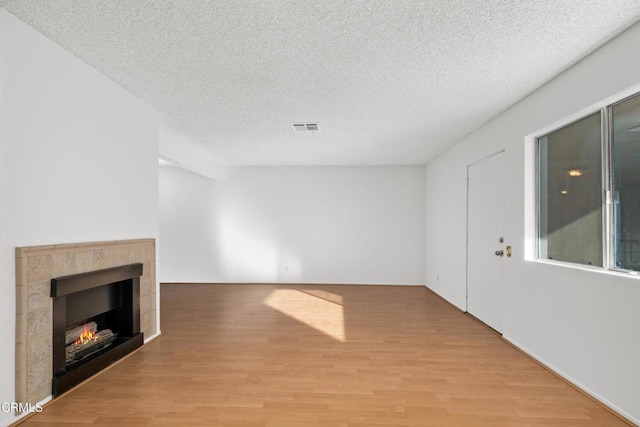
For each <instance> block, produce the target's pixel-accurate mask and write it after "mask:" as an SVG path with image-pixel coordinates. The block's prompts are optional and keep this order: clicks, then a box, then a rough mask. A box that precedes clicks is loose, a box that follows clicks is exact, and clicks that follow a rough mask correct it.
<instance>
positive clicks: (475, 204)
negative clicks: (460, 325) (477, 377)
mask: <svg viewBox="0 0 640 427" xmlns="http://www.w3.org/2000/svg"><path fill="white" fill-rule="evenodd" d="M467 178H468V187H467V312H469V313H470V314H472V315H473V316H474V317H476V318H478V319H479V320H481V321H482V322H484V323H486V324H487V325H489V326H490V327H492V328H493V329H495V330H496V331H498V332H502V282H503V278H502V264H503V262H504V251H505V243H504V236H503V231H504V230H503V229H504V227H503V224H504V152H500V153H498V154H494V155H492V156H491V157H488V158H486V159H483V160H480V161H478V162H476V163H473V164H471V165H469V166H468V167H467Z"/></svg>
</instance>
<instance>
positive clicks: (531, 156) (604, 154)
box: [524, 84, 640, 277]
mask: <svg viewBox="0 0 640 427" xmlns="http://www.w3.org/2000/svg"><path fill="white" fill-rule="evenodd" d="M634 96H640V84H637V85H634V86H632V87H630V88H628V89H626V90H624V91H621V92H619V93H617V94H615V95H613V96H610V97H608V98H605V99H603V100H601V101H600V102H598V103H596V104H593V105H591V106H589V107H586V108H583V109H582V110H580V111H577V112H575V113H574V114H571V115H569V116H567V117H565V118H563V119H561V120H558V121H557V122H555V123H553V124H551V125H549V126H546V127H544V128H542V129H539V130H538V131H536V132H534V133H531V134H529V135H527V136H526V137H525V168H524V170H525V260H528V261H536V262H540V263H545V264H554V265H561V266H566V267H572V268H577V269H582V270H589V271H599V272H607V273H615V274H622V275H625V276H632V277H633V276H640V271H637V270H629V269H624V268H621V267H617V266H616V261H615V235H614V234H615V224H614V220H615V215H614V203H613V202H614V201H613V184H614V179H613V173H614V165H613V107H614V106H615V105H617V104H620V103H622V102H625V101H626V100H628V99H630V98H633V97H634ZM598 112H599V113H600V115H601V124H600V126H601V127H600V132H601V140H600V149H601V162H602V165H601V174H602V178H601V191H602V207H601V209H602V267H600V266H594V265H587V264H579V263H574V262H570V261H561V260H555V259H548V258H541V257H540V249H541V247H540V245H541V243H540V217H541V212H540V208H541V204H540V184H541V174H540V155H541V153H540V143H539V139H540V138H543V137H545V136H547V135H548V134H550V133H552V132H555V131H557V130H560V129H562V128H565V127H567V126H570V125H572V124H574V123H576V122H578V121H580V120H582V119H584V118H586V117H588V116H590V115H592V114H596V113H598ZM527 241H529V244H526V242H527Z"/></svg>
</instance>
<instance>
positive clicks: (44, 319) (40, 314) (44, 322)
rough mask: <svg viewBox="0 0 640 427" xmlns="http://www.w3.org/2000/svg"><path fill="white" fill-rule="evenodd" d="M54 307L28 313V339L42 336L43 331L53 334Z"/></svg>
mask: <svg viewBox="0 0 640 427" xmlns="http://www.w3.org/2000/svg"><path fill="white" fill-rule="evenodd" d="M52 317H53V310H52V307H51V306H49V307H44V308H41V309H38V310H34V311H30V312H29V313H27V339H30V338H31V337H35V336H36V335H38V334H41V333H42V332H43V331H47V332H49V333H50V332H51V331H52V330H53V329H52V328H53V319H52Z"/></svg>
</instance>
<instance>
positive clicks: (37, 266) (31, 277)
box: [27, 255, 51, 283]
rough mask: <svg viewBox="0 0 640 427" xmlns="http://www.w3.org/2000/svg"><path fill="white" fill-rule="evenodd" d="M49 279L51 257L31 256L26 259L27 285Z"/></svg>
mask: <svg viewBox="0 0 640 427" xmlns="http://www.w3.org/2000/svg"><path fill="white" fill-rule="evenodd" d="M50 277H51V256H50V255H31V256H28V257H27V283H35V282H40V281H42V280H48V279H49V278H50Z"/></svg>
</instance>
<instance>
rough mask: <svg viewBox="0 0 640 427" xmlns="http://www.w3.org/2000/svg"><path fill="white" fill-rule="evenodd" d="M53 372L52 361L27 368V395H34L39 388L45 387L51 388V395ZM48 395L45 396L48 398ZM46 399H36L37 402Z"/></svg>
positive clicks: (45, 361) (44, 361)
mask: <svg viewBox="0 0 640 427" xmlns="http://www.w3.org/2000/svg"><path fill="white" fill-rule="evenodd" d="M52 371H53V366H52V362H51V360H43V361H42V362H39V363H37V364H35V365H30V366H28V367H27V394H32V393H33V392H34V391H36V390H37V389H38V388H40V387H42V386H43V385H47V386H48V387H49V394H51V372H52ZM46 396H48V395H45V396H44V397H46ZM44 397H41V398H40V399H34V400H35V401H38V400H42V399H44Z"/></svg>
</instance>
